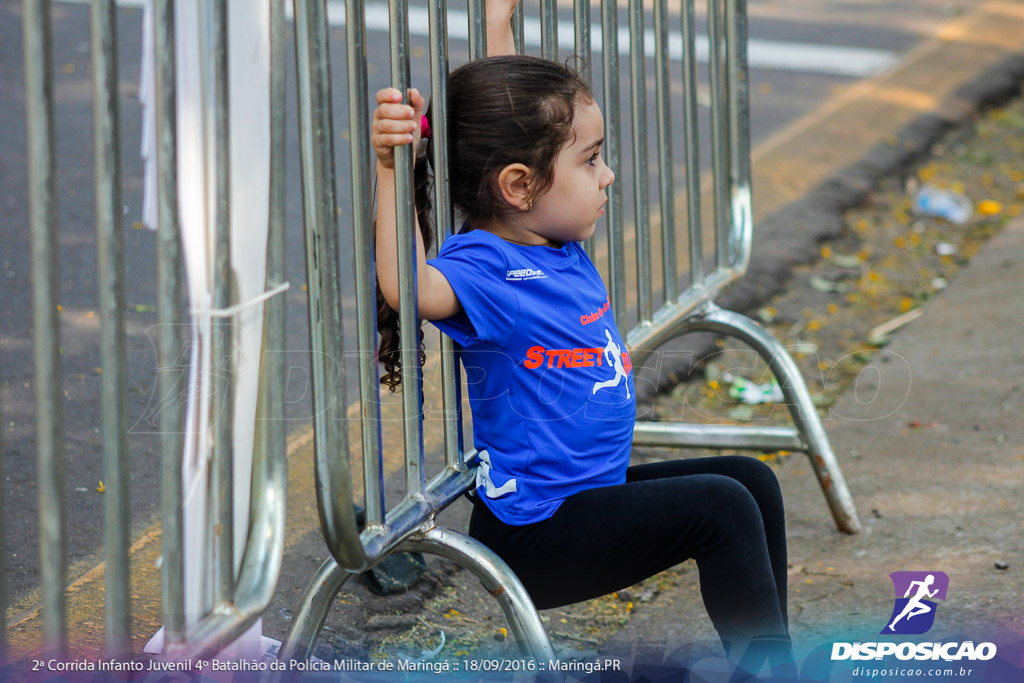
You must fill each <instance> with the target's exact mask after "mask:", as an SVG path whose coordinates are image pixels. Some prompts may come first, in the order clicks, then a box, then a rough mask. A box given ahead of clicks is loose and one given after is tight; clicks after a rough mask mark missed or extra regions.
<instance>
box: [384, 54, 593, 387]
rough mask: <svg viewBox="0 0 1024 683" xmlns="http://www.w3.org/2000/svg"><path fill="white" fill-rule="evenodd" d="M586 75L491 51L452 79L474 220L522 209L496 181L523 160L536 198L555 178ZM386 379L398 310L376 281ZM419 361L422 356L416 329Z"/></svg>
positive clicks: (458, 192)
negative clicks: (388, 300) (561, 151)
mask: <svg viewBox="0 0 1024 683" xmlns="http://www.w3.org/2000/svg"><path fill="white" fill-rule="evenodd" d="M593 99H594V98H593V94H592V93H591V91H590V88H589V87H588V86H587V84H586V82H585V81H584V80H583V79H582V78H580V76H579V74H577V73H576V72H575V71H573V70H572V69H570V68H568V67H567V66H563V65H561V64H558V63H557V62H552V61H549V60H546V59H540V58H538V57H528V56H522V55H520V56H503V57H488V58H487V59H480V60H477V61H474V62H470V63H468V64H465V65H463V66H461V67H459V68H458V69H455V70H454V71H452V73H451V74H450V75H449V78H448V119H449V140H450V145H451V147H450V152H449V155H448V159H449V166H448V167H449V175H450V185H449V190H450V192H451V197H452V203H453V204H454V206H455V210H456V211H457V212H458V213H459V215H460V216H461V218H462V219H463V220H466V221H469V222H470V223H473V222H477V221H486V220H490V219H494V218H500V217H502V216H508V215H511V214H514V213H517V212H518V211H519V209H518V208H516V207H513V206H511V205H509V204H508V203H507V202H506V201H505V200H504V198H503V197H502V195H501V191H500V189H499V187H498V175H499V174H500V173H501V170H502V169H503V168H505V167H506V166H508V165H509V164H514V163H520V164H524V165H525V166H527V167H528V168H529V169H530V170H531V171H532V172H533V178H534V181H533V183H532V186H531V188H530V191H531V195H532V199H536V198H537V197H539V196H540V195H542V194H543V193H544V192H545V191H547V189H548V188H549V187H550V186H551V182H552V180H554V172H555V160H556V159H557V157H558V152H559V151H560V150H561V149H562V147H563V146H564V145H565V144H566V143H567V142H568V141H569V139H570V138H571V137H572V134H573V130H572V124H573V118H574V116H575V113H576V104H577V103H581V102H582V103H587V102H591V101H593ZM430 144H431V143H430V140H429V139H428V141H427V146H428V149H427V150H426V154H421V155H418V157H422V158H418V159H417V162H416V170H415V179H414V185H415V188H416V215H417V218H418V219H419V224H420V231H421V232H422V234H423V246H424V248H426V249H427V250H429V249H430V248H431V246H432V245H433V242H434V223H433V218H432V212H431V191H432V183H433V173H432V170H431V169H430V168H429V163H428V161H429V159H430V150H429V145H430ZM377 326H378V330H379V331H380V349H379V353H378V358H379V361H380V362H381V363H382V364H383V365H384V370H385V374H384V376H383V377H382V378H381V383H382V384H386V385H387V386H388V388H390V389H391V391H394V390H395V389H396V388H397V386H398V385H399V384H400V383H401V379H402V378H401V359H400V351H399V349H400V348H401V334H400V331H399V329H398V312H397V311H395V310H394V309H393V308H391V306H390V305H388V303H387V301H385V299H384V295H383V294H382V293H381V290H380V286H379V285H378V287H377ZM418 332H419V341H420V362H421V363H422V362H423V360H424V353H423V350H422V349H423V347H422V339H423V331H422V329H420V330H419V331H418Z"/></svg>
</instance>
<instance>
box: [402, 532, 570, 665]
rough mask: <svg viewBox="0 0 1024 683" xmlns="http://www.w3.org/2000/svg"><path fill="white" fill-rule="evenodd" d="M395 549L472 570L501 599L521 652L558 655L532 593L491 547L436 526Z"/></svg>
mask: <svg viewBox="0 0 1024 683" xmlns="http://www.w3.org/2000/svg"><path fill="white" fill-rule="evenodd" d="M395 550H396V552H415V551H419V552H424V553H430V554H432V555H440V556H441V557H444V558H447V559H449V560H452V561H453V562H455V563H457V564H459V565H460V566H463V567H465V568H466V569H468V570H469V571H471V572H473V574H474V575H475V576H476V577H477V578H478V579H480V581H481V583H483V584H484V588H486V589H487V590H488V591H489V592H490V594H491V595H493V596H494V597H495V598H497V599H498V603H499V604H500V605H501V608H502V610H504V612H505V618H506V619H508V625H509V627H510V628H511V630H512V635H514V636H515V639H516V643H517V644H518V645H519V651H520V652H521V653H522V655H523V656H524V657H529V658H531V659H534V660H537V661H542V662H548V661H551V660H553V659H555V651H554V649H553V648H552V647H551V641H550V640H548V635H547V633H546V632H545V631H544V625H543V624H542V623H541V620H540V616H539V615H538V614H537V610H536V608H535V607H534V606H533V601H532V600H530V596H529V594H528V593H527V592H526V589H525V588H524V587H523V584H522V583H520V581H519V579H518V578H517V577H516V575H515V574H513V573H512V570H511V569H509V566H508V565H507V564H505V561H504V560H502V559H501V558H500V557H498V556H497V555H495V554H494V552H493V551H491V549H490V548H488V547H487V546H485V545H483V544H482V543H480V542H479V541H476V540H474V539H472V538H470V537H469V536H466V535H464V534H460V533H457V532H454V531H452V530H451V529H444V528H441V527H434V528H432V529H430V530H429V531H426V532H424V533H423V534H422V535H420V536H414V537H412V538H409V539H407V540H405V541H403V542H402V543H400V544H399V545H398V546H397V547H396V548H395Z"/></svg>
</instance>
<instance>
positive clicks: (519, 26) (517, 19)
mask: <svg viewBox="0 0 1024 683" xmlns="http://www.w3.org/2000/svg"><path fill="white" fill-rule="evenodd" d="M445 35H447V31H446V32H445ZM512 40H513V41H514V42H515V45H516V54H518V55H521V54H523V51H524V50H525V49H526V48H524V47H523V45H524V43H525V42H526V39H525V38H524V37H523V3H521V2H520V3H518V4H517V5H516V9H515V11H514V12H513V13H512Z"/></svg>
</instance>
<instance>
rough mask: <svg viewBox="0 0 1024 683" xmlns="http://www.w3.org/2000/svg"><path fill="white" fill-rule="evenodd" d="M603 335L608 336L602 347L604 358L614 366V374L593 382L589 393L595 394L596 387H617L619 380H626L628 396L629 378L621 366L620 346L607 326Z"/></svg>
mask: <svg viewBox="0 0 1024 683" xmlns="http://www.w3.org/2000/svg"><path fill="white" fill-rule="evenodd" d="M604 336H605V337H607V338H608V344H607V345H605V347H604V359H605V362H606V363H608V365H611V366H612V367H614V368H615V376H614V377H612V378H611V379H608V380H605V381H603V382H594V391H593V392H592V393H591V395H593V394H596V393H597V390H598V389H604V388H606V387H617V386H619V381H620V380H626V398H629V379H628V377H627V376H626V369H625V368H624V367H623V366H622V348H621V347H620V346H619V345H618V344H616V343H615V341H614V340H613V339H612V333H611V332H609V331H608V328H607V327H606V328H604Z"/></svg>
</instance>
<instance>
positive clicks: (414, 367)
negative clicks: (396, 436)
mask: <svg viewBox="0 0 1024 683" xmlns="http://www.w3.org/2000/svg"><path fill="white" fill-rule="evenodd" d="M388 7H389V11H390V16H391V83H392V85H393V86H394V87H396V88H398V90H399V92H401V93H402V96H403V99H405V100H406V101H408V97H407V95H406V93H407V91H408V89H409V50H408V48H409V14H408V8H407V6H406V0H390V1H389V3H388ZM481 16H482V14H481ZM413 156H414V151H413V149H412V148H411V146H410V145H403V146H401V147H398V148H396V149H395V201H396V207H395V208H396V220H397V222H398V284H399V292H400V294H399V296H400V305H399V307H398V308H399V312H398V316H399V325H400V326H401V330H402V350H401V357H402V408H403V411H404V420H405V474H406V483H407V485H408V492H409V493H410V494H413V493H419V492H422V491H423V484H424V479H423V422H422V420H421V419H420V418H421V416H422V413H423V410H422V398H421V384H422V377H421V370H420V348H419V346H420V344H419V328H420V320H419V306H418V302H417V295H418V293H419V292H418V288H417V282H418V280H417V274H416V242H417V240H416V211H415V206H414V205H413V194H412V166H413V161H414V160H413Z"/></svg>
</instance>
